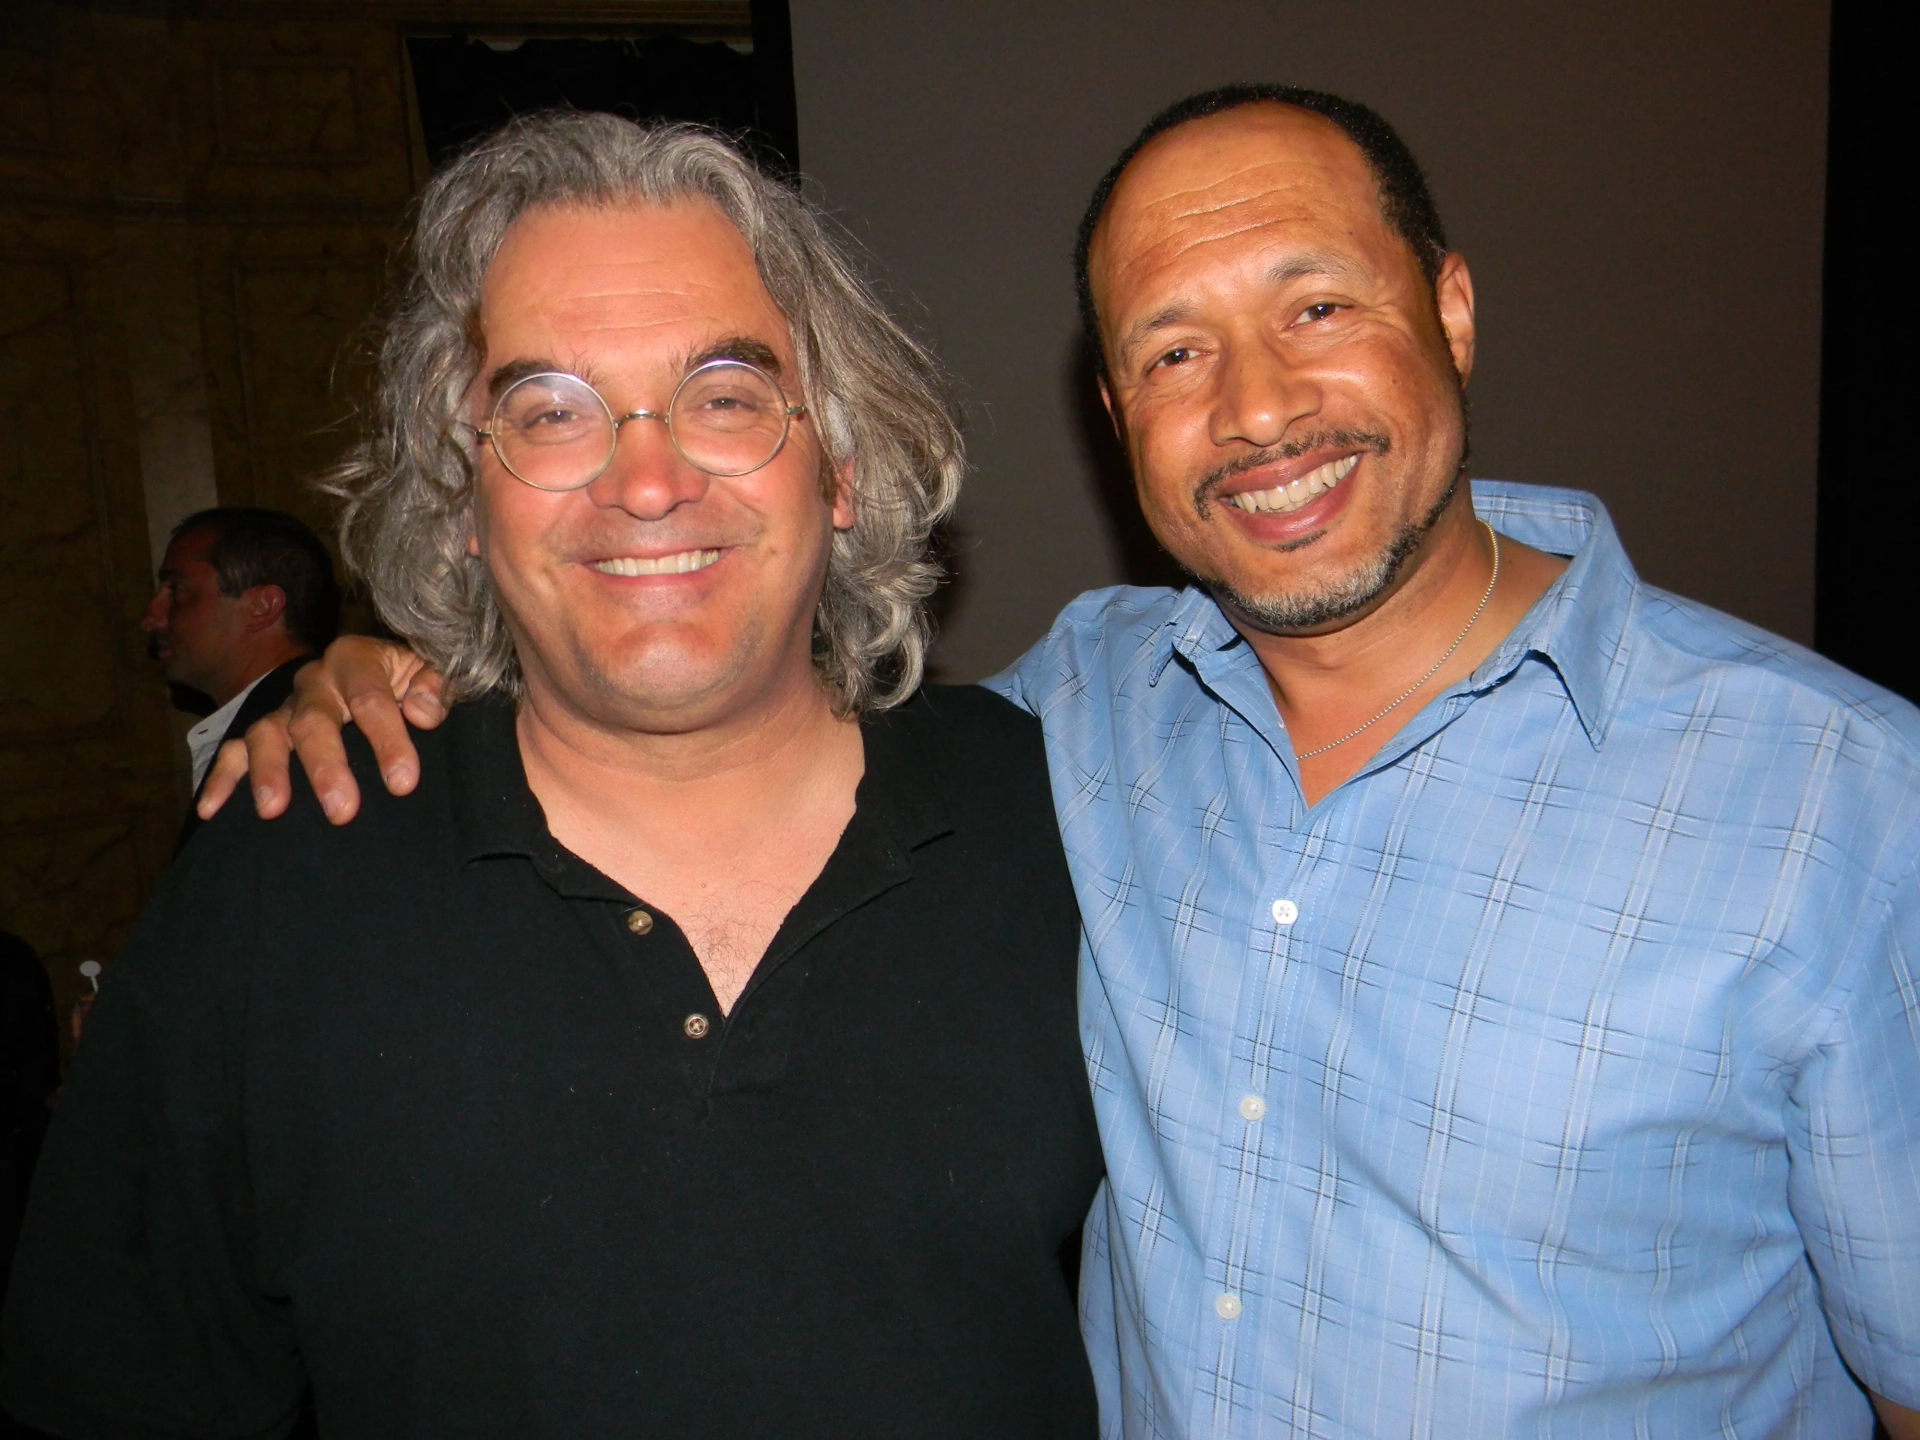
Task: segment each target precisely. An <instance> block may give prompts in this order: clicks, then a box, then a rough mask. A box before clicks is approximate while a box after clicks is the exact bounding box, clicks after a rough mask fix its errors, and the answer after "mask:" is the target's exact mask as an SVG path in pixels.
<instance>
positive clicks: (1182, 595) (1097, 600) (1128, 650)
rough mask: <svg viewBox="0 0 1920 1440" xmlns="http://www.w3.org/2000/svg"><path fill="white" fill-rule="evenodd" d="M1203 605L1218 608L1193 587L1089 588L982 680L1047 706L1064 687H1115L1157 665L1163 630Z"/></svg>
mask: <svg viewBox="0 0 1920 1440" xmlns="http://www.w3.org/2000/svg"><path fill="white" fill-rule="evenodd" d="M1203 606H1204V607H1206V609H1207V610H1208V611H1213V608H1214V607H1213V602H1212V601H1211V600H1209V599H1207V598H1206V596H1204V595H1202V594H1201V593H1200V592H1198V591H1196V590H1191V589H1189V590H1169V589H1166V588H1164V587H1159V586H1154V587H1148V586H1139V585H1113V586H1109V587H1108V588H1106V589H1104V590H1089V591H1087V592H1085V593H1084V594H1082V595H1079V596H1077V597H1076V598H1075V599H1073V600H1072V601H1070V602H1069V603H1068V605H1067V607H1066V608H1065V609H1064V610H1062V611H1061V612H1060V615H1059V617H1058V618H1057V619H1056V620H1055V621H1054V622H1053V625H1052V627H1051V628H1050V629H1049V630H1048V631H1047V633H1046V634H1045V635H1044V636H1042V637H1041V638H1040V640H1038V641H1037V642H1036V643H1035V644H1034V646H1033V648H1032V649H1030V650H1028V651H1027V653H1026V654H1025V655H1022V656H1021V657H1020V658H1019V659H1018V660H1016V661H1015V662H1014V663H1013V664H1012V665H1010V666H1008V667H1007V669H1005V670H1003V671H1002V672H1001V673H1000V674H998V675H995V676H993V677H992V678H991V679H989V680H987V681H985V682H983V683H984V684H986V685H987V686H988V687H989V688H990V689H992V690H994V691H995V692H996V693H998V694H1001V695H1005V696H1006V697H1007V698H1008V699H1010V700H1011V701H1013V703H1014V704H1016V705H1019V706H1021V707H1022V708H1024V709H1027V710H1032V711H1035V712H1036V713H1044V712H1046V711H1047V710H1048V709H1049V708H1050V706H1051V704H1052V703H1053V701H1054V700H1055V699H1056V698H1058V697H1059V696H1060V695H1061V694H1062V693H1063V692H1064V693H1069V694H1075V695H1082V694H1086V693H1089V691H1091V690H1094V689H1100V688H1112V687H1113V686H1115V685H1117V684H1118V683H1119V679H1120V677H1122V676H1124V675H1126V674H1128V673H1130V672H1131V671H1134V670H1135V669H1138V668H1140V667H1143V666H1144V667H1146V668H1149V669H1150V668H1151V663H1152V661H1153V658H1154V656H1155V655H1156V654H1157V651H1158V646H1159V644H1160V640H1161V636H1162V634H1163V632H1165V631H1166V630H1167V629H1168V628H1169V627H1170V626H1177V625H1178V624H1180V623H1181V622H1187V623H1192V622H1193V621H1194V620H1195V618H1196V616H1195V614H1194V612H1195V611H1196V610H1197V609H1198V608H1199V607H1203ZM1216 613H1217V612H1216Z"/></svg>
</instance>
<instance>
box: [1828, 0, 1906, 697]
mask: <svg viewBox="0 0 1920 1440" xmlns="http://www.w3.org/2000/svg"><path fill="white" fill-rule="evenodd" d="M1831 13H1832V25H1833V32H1832V35H1833V42H1832V51H1831V68H1830V72H1829V73H1830V80H1829V85H1830V99H1829V105H1828V119H1827V230H1826V264H1825V273H1824V286H1823V289H1824V294H1823V304H1824V316H1825V318H1824V328H1823V337H1822V344H1821V382H1820V493H1819V534H1818V539H1817V542H1816V550H1815V555H1816V565H1817V570H1816V581H1815V612H1814V636H1815V644H1816V645H1817V646H1818V647H1819V649H1820V651H1821V652H1822V653H1823V654H1825V655H1828V656H1831V657H1832V658H1833V659H1835V660H1837V661H1839V662H1840V663H1841V664H1842V665H1845V666H1846V667H1847V668H1848V669H1850V670H1856V671H1858V672H1859V673H1860V674H1862V675H1865V676H1866V677H1867V678H1868V679H1870V680H1876V681H1878V682H1879V683H1880V684H1882V685H1885V686H1887V687H1888V688H1889V689H1892V690H1896V691H1898V692H1899V693H1900V694H1902V695H1904V696H1906V697H1907V698H1908V699H1910V700H1920V636H1916V634H1915V620H1916V612H1917V611H1920V606H1916V604H1915V601H1914V596H1915V592H1916V588H1920V561H1917V560H1916V557H1915V555H1914V553H1913V548H1914V538H1915V536H1916V535H1920V493H1916V485H1917V483H1920V477H1917V476H1916V475H1915V473H1914V468H1913V464H1912V460H1911V457H1909V456H1908V455H1907V453H1906V451H1907V446H1908V444H1909V442H1908V440H1907V438H1906V434H1905V430H1906V426H1907V425H1908V424H1909V423H1911V419H1912V415H1913V411H1912V409H1911V408H1910V407H1911V406H1912V405H1913V370H1914V364H1913V346H1914V343H1915V336H1914V334H1913V331H1912V329H1911V325H1912V319H1911V316H1912V311H1913V299H1912V296H1913V290H1912V280H1911V279H1910V275H1911V271H1912V267H1913V260H1912V255H1911V252H1912V249H1913V242H1912V233H1913V226H1912V222H1911V221H1909V222H1907V223H1906V224H1902V223H1900V219H1899V216H1900V207H1901V206H1902V205H1903V204H1910V203H1912V202H1911V199H1909V200H1906V201H1903V200H1901V198H1900V197H1901V195H1903V194H1905V193H1906V188H1907V185H1908V184H1909V183H1911V176H1912V174H1913V159H1912V154H1911V152H1910V151H1909V150H1908V149H1907V145H1906V142H1905V141H1903V140H1902V139H1901V138H1900V137H1901V136H1902V135H1903V134H1905V133H1906V113H1905V108H1904V106H1901V107H1896V105H1895V103H1894V100H1895V95H1896V93H1897V91H1896V85H1898V84H1899V83H1901V82H1902V81H1904V80H1905V78H1906V77H1905V76H1904V75H1900V76H1898V77H1896V68H1898V69H1900V70H1904V69H1905V65H1906V56H1907V53H1908V49H1909V47H1907V46H1906V45H1904V44H1902V43H1901V42H1900V41H1899V40H1898V38H1897V34H1896V26H1897V21H1898V17H1899V15H1900V14H1901V13H1902V12H1901V11H1900V10H1899V9H1898V7H1894V6H1886V5H1873V4H1867V3H1863V0H1834V4H1833V8H1832V12H1831Z"/></svg>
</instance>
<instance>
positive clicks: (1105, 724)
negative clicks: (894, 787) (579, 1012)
mask: <svg viewBox="0 0 1920 1440" xmlns="http://www.w3.org/2000/svg"><path fill="white" fill-rule="evenodd" d="M1079 258H1080V276H1081V287H1082V303H1083V308H1084V311H1085V314H1086V318H1087V322H1088V326H1089V331H1090V334H1091V336H1092V338H1093V340H1094V343H1095V345H1096V347H1097V351H1098V354H1099V357H1100V362H1101V377H1102V378H1101V385H1102V393H1103V395H1104V396H1105V398H1106V401H1107V405H1108V408H1109V411H1110V412H1111V414H1112V416H1113V420H1114V424H1115V427H1116V430H1117V431H1118V433H1119V435H1120V436H1121V438H1122V440H1123V441H1124V442H1125V444H1126V447H1127V450H1128V452H1129V455H1130V456H1131V459H1132V463H1133V466H1134V472H1135V476H1136V479H1137V484H1138V490H1139V495H1140V500H1141V503H1142V505H1143V507H1144V508H1145V511H1146V515H1147V518H1148V520H1149V522H1150V523H1151V524H1152V527H1153V529H1154V532H1155V534H1156V535H1158V537H1159V538H1160V540H1161V541H1162V543H1164V544H1165V545H1166V547H1167V549H1168V550H1169V551H1171V552H1172V553H1173V554H1174V556H1175V557H1176V558H1178V559H1179V560H1180V561H1181V563H1182V564H1183V565H1184V566H1186V568H1187V569H1188V570H1189V571H1191V572H1192V574H1193V575H1194V576H1195V577H1196V584H1195V585H1193V586H1192V587H1190V588H1188V589H1187V590H1185V591H1183V592H1179V593H1175V592H1171V591H1164V590H1125V589H1123V590H1111V591H1104V592H1100V593H1096V594H1092V595H1087V596H1083V597H1081V599H1079V600H1078V601H1076V602H1075V603H1074V604H1073V605H1071V606H1069V607H1068V609H1067V611H1066V612H1065V614H1063V615H1062V616H1061V618H1060V620H1059V622H1058V624H1057V625H1056V626H1055V627H1054V629H1053V631H1052V632H1051V633H1050V634H1049V635H1048V636H1047V637H1046V638H1045V639H1044V640H1043V641H1042V642H1041V643H1040V644H1039V645H1038V646H1036V647H1035V648H1034V650H1033V651H1032V652H1031V653H1029V654H1028V655H1027V656H1026V657H1025V659H1023V660H1022V661H1021V662H1020V663H1019V664H1018V665H1016V666H1015V667H1014V668H1013V669H1012V670H1010V671H1008V672H1007V673H1006V674H1005V675H1003V676H1001V677H999V678H998V679H997V680H995V681H993V682H990V683H992V684H994V685H995V686H996V687H997V688H999V689H1000V690H1002V691H1003V692H1004V693H1007V694H1009V695H1011V696H1013V697H1014V698H1015V699H1017V700H1018V701H1020V702H1021V703H1023V704H1025V705H1026V706H1028V707H1029V708H1030V709H1032V710H1034V711H1036V712H1037V713H1038V714H1039V715H1040V716H1041V718H1042V720H1043V722H1044V724H1045V727H1046V732H1047V737H1048V745H1049V751H1050V758H1051V763H1052V769H1053V783H1054V790H1055V798H1056V802H1057V808H1058V811H1059V818H1060V823H1061V826H1062V830H1063V832H1064V834H1065V836H1066V840H1067V849H1068V855H1069V858H1070V861H1071V863H1072V866H1073V870H1074V878H1075V882H1076V885H1077V888H1078V892H1079V899H1080V906H1081V912H1082V920H1083V925H1084V934H1085V947H1084V960H1085V963H1084V968H1083V975H1082V995H1081V1010H1082V1026H1083V1031H1084V1038H1085V1041H1086V1045H1087V1052H1088V1064H1089V1068H1090V1071H1091V1074H1092V1078H1093V1084H1094V1091H1095V1102H1096V1106H1097V1109H1098V1112H1099V1118H1100V1125H1101V1135H1102V1142H1103V1145H1104V1147H1105V1151H1106V1159H1107V1167H1108V1180H1107V1184H1106V1188H1105V1190H1104V1192H1103V1194H1102V1196H1101V1198H1100V1200H1099V1201H1098V1202H1096V1205H1095V1207H1094V1211H1093V1214H1092V1216H1091V1217H1090V1220H1089V1224H1088V1229H1087V1241H1086V1263H1085V1266H1084V1270H1083V1275H1084V1281H1083V1286H1082V1309H1083V1320H1084V1328H1085V1333H1086V1337H1087V1342H1088V1347H1089V1350H1090V1352H1091V1354H1092V1359H1093V1365H1094V1370H1095V1374H1096V1378H1097V1380H1098V1382H1099V1385H1100V1387H1101V1405H1102V1415H1103V1423H1104V1427H1105V1429H1106V1430H1107V1432H1108V1433H1109V1434H1111V1435H1115V1436H1126V1437H1149V1436H1151V1437H1162V1436H1164V1437H1186V1436H1193V1437H1199V1436H1215V1435H1219V1436H1235V1437H1248V1440H1251V1437H1256V1436H1296V1437H1315V1440H1321V1437H1325V1440H1338V1437H1407V1436H1413V1437H1433V1440H1463V1437H1479V1436H1494V1435H1499V1436H1515V1437H1518V1436H1580V1437H1621V1440H1625V1437H1642V1436H1649V1437H1695V1436H1706V1435H1714V1436H1741V1437H1760V1436H1767V1437H1787V1436H1795V1437H1803V1440H1825V1437H1848V1436H1854V1437H1864V1436H1866V1435H1868V1434H1869V1433H1871V1431H1872V1428H1873V1410H1874V1409H1876V1408H1877V1410H1878V1412H1879V1414H1880V1417H1881V1418H1882V1420H1883V1421H1884V1422H1885V1424H1886V1426H1887V1428H1888V1430H1889V1431H1890V1432H1891V1433H1892V1434H1893V1435H1894V1436H1895V1437H1896V1440H1907V1437H1914V1436H1920V1415H1917V1414H1916V1413H1915V1407H1920V869H1917V867H1920V803H1916V801H1920V714H1917V713H1916V712H1915V711H1914V709H1913V708H1912V707H1910V706H1908V705H1907V704H1906V703H1905V702H1903V701H1901V700H1898V699H1896V698H1895V697H1893V696H1891V695H1888V694H1887V693H1885V692H1884V691H1881V690H1879V689H1877V688H1875V687H1874V686H1872V685H1869V684H1867V683H1865V682H1863V681H1861V680H1859V679H1857V678H1856V677H1854V676H1851V675H1849V674H1847V673H1846V672H1844V671H1841V670H1839V669H1837V668H1835V667H1834V666H1831V665H1829V664H1826V663H1825V662H1824V661H1822V660H1820V659H1819V658H1817V657H1816V656H1813V655H1811V654H1809V653H1807V652H1806V651H1804V650H1802V649H1800V648H1799V647H1797V646H1794V645H1792V644H1790V643H1788V642H1786V641H1783V640H1780V639H1777V638H1775V637H1773V636H1770V635H1767V634H1764V633H1762V632H1760V631H1757V630H1754V629H1752V628H1750V627H1748V626H1746V625H1743V624H1741V623H1739V622H1738V621H1735V620H1732V619H1729V618H1728V617H1726V616H1723V615H1719V614H1716V613H1714V612H1713V611H1710V610H1707V609H1706V608H1704V607H1702V606H1699V605H1695V604H1692V603H1690V602H1688V601H1685V600H1682V599H1679V598H1677V597H1675V596H1671V595H1667V594H1664V593H1662V592H1660V591H1658V590H1655V589H1653V588H1652V587H1650V586H1647V585H1645V584H1643V583H1642V582H1641V581H1640V580H1639V579H1638V578H1637V577H1636V576H1635V574H1634V572H1633V569H1632V567H1631V565H1630V564H1629V563H1628V561H1627V558H1626V556H1625V554H1624V553H1623V551H1622V550H1621V548H1620V544H1619V541H1618V539H1617V537H1616V536H1615V534H1614V531H1613V528H1612V525H1611V523H1610V522H1609V521H1608V519H1607V516H1606V512H1605V511H1604V510H1603V509H1602V507H1601V506H1600V504H1599V502H1598V501H1596V500H1594V499H1593V498H1592V497H1590V496H1586V495H1580V494H1576V493H1573V492H1569V491H1557V490H1545V489H1539V488H1534V487H1528V486H1520V485H1494V484H1488V483H1484V482H1477V483H1473V484H1469V483H1468V482H1467V481H1466V478H1465V477H1466V416H1465V407H1464V403H1463V398H1462V396H1463V387H1464V385H1465V382H1466V379H1467V376H1468V375H1469V373H1470V371H1471V369H1472V365H1473V355H1474V319H1473V289H1472V284H1471V280H1470V278H1469V276H1468V272H1467V268H1466V265H1465V263H1464V262H1463V261H1462V260H1461V258H1460V257H1459V256H1458V255H1457V254H1454V253H1453V252H1451V251H1450V250H1449V249H1448V247H1447V244H1446V241H1445V238H1444V234H1443V232H1442V229H1441V226H1440V222H1439V219H1438V217H1437V215H1436V214H1435V212H1434V207H1433V204H1432V201H1431V199H1430V198H1429V195H1428V192H1427V187H1426V184H1425V182H1424V180H1423V179H1422V177H1421V174H1420V171H1419V168H1418V166H1417V165H1416V164H1415V162H1414V161H1413V159H1412V157H1411V156H1410V155H1409V154H1408V152H1407V151H1406V149H1405V147H1404V146H1403V145H1402V144H1401V142H1400V141H1399V139H1398V138H1397V137H1396V136H1395V135H1394V134H1393V132H1392V131H1391V130H1390V129H1389V128H1388V127H1387V126H1386V125H1385V124H1384V122H1382V121H1381V120H1380V119H1379V118H1378V117H1377V116H1375V115H1373V114H1372V113H1371V112H1370V111H1367V110H1365V109H1363V108H1361V107H1359V106H1355V105H1352V104H1349V103H1347V102H1344V101H1341V100H1338V99H1336V98H1334V97H1331V96H1327V95H1321V94H1316V93H1313V92H1306V91H1297V90H1283V89H1277V88H1264V87H1237V88H1234V89H1230V90H1224V91H1214V92H1209V93H1208V94H1205V95H1201V96H1196V97H1194V98H1192V99H1191V100H1188V101H1184V102H1182V103H1181V104H1179V105H1177V106H1174V107H1173V108H1171V109H1170V110H1168V111H1167V112H1165V113H1163V114H1162V115H1161V116H1160V117H1158V118H1157V119H1156V120H1155V121H1154V122H1152V123H1151V124H1150V125H1149V126H1148V128H1147V130H1146V131H1145V132H1144V133H1143V134H1142V136H1141V137H1140V139H1139V140H1138V141H1137V142H1136V143H1135V144H1134V146H1132V147H1131V148H1130V149H1129V150H1128V151H1127V152H1126V153H1125V154H1124V155H1123V156H1122V157H1121V159H1120V161H1119V162H1118V163H1117V164H1116V165H1115V166H1114V168H1113V170H1112V171H1111V172H1110V173H1109V175H1108V176H1107V178H1106V180H1105V181H1103V182H1102V184H1101V186H1100V188H1099V190H1098V191H1097V192H1096V194H1095V197H1094V201H1093V204H1092V206H1091V207H1090V209H1089V211H1088V215H1087V219H1086V222H1085V224H1084V226H1083V228H1082V234H1081V243H1080V247H1079ZM330 664H331V662H330ZM342 673H344V672H342ZM368 683H371V682H368V681H367V680H366V679H365V678H364V676H363V677H362V679H361V680H360V681H358V682H356V684H357V685H358V686H359V687H360V689H361V694H360V696H359V698H360V699H361V701H362V702H363V708H362V714H363V715H369V714H372V712H368V711H366V710H365V709H364V702H365V700H366V699H368V698H369V697H368V696H367V695H366V694H365V686H366V685H367V684H368ZM347 688H354V687H353V686H348V687H347ZM325 703H326V704H327V705H330V706H332V707H333V713H334V714H335V715H336V716H340V717H344V713H345V711H344V708H343V706H342V704H341V702H340V701H339V698H338V696H337V694H336V695H335V696H333V697H332V698H330V699H328V700H327V701H326V702H325ZM431 709H432V705H431V702H430V701H429V702H428V703H426V704H425V705H424V706H422V707H416V708H415V709H414V711H413V712H411V713H415V714H424V713H425V712H426V711H428V710H431ZM322 718H324V717H322ZM378 718H379V719H381V720H383V721H384V727H383V732H382V733H381V734H376V735H375V737H374V738H375V740H376V745H377V747H382V748H384V751H385V759H384V763H383V769H388V770H390V769H391V766H392V764H393V763H394V762H396V761H398V760H399V759H400V758H401V755H402V752H403V750H404V744H403V743H401V744H399V745H396V743H395V738H394V737H395V736H396V734H397V732H398V731H399V729H400V727H399V725H398V718H397V716H392V715H391V713H390V710H389V712H388V714H386V715H385V716H380V717H378ZM334 723H335V725H336V726H337V723H338V720H337V719H336V720H335V722H334ZM326 730H327V727H326V726H325V725H324V724H321V725H319V726H318V731H326ZM316 733H317V732H316ZM319 738H321V739H322V740H323V741H325V740H327V739H331V736H330V734H322V735H320V737H319ZM333 743H334V745H335V747H336V748H335V752H334V753H335V754H336V755H337V740H335V741H333ZM307 748H308V747H307V745H306V744H305V743H303V750H305V749H307ZM324 750H325V746H324V744H323V745H322V746H321V747H320V748H319V749H318V750H316V751H315V752H314V753H315V754H316V755H318V754H322V753H324ZM280 755H281V757H283V756H284V751H281V752H280ZM266 759H267V761H268V767H269V768H271V763H272V761H273V759H274V757H272V756H268V757H266ZM324 768H326V767H323V769H324ZM230 773H231V772H230ZM340 780H341V772H340V771H339V770H338V769H332V770H331V773H330V775H329V774H323V773H321V772H320V771H317V772H316V784H317V785H318V786H319V787H321V788H323V789H325V788H326V787H327V786H328V785H330V784H331V785H337V784H339V783H340ZM278 783H279V784H280V785H281V787H282V793H284V781H280V782H278ZM272 790H273V785H272V784H271V783H270V784H269V786H268V793H269V794H271V793H272ZM349 813H350V811H349ZM983 903H985V902H983Z"/></svg>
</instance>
